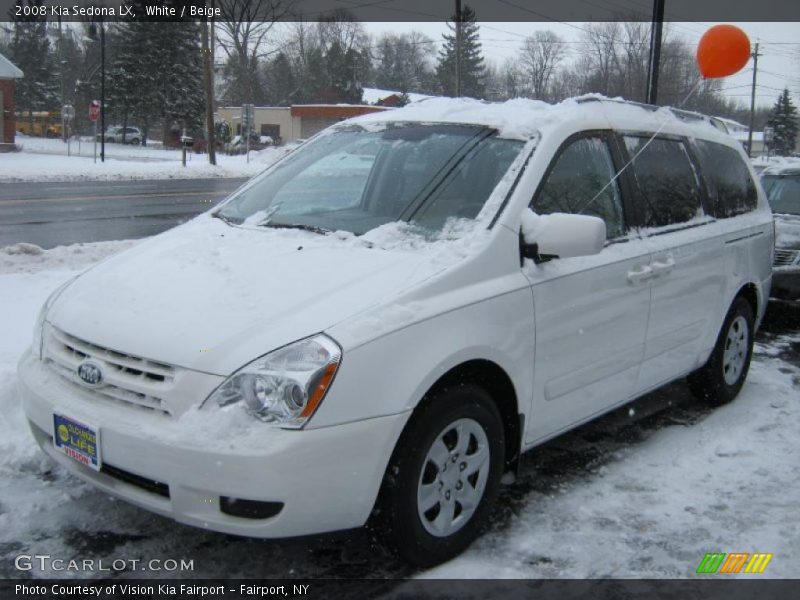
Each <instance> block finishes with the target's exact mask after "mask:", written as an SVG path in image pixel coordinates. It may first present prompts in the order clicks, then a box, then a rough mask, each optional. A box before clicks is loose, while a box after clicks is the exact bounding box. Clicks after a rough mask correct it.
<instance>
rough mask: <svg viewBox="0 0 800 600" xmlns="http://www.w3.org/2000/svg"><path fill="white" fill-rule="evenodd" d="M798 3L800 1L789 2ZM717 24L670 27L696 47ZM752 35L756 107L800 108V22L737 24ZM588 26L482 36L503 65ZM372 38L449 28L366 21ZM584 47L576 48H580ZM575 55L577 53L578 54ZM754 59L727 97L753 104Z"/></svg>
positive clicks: (577, 35) (484, 29)
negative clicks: (525, 49) (535, 39)
mask: <svg viewBox="0 0 800 600" xmlns="http://www.w3.org/2000/svg"><path fill="white" fill-rule="evenodd" d="M787 1H790V2H796V1H797V0H787ZM712 25H715V23H670V24H668V25H667V27H668V28H670V29H671V33H672V34H674V35H675V36H680V37H682V38H684V39H685V40H686V41H687V42H689V43H691V44H693V45H696V44H697V41H698V40H699V39H700V37H701V36H702V35H703V33H704V32H705V31H706V29H708V28H709V27H711V26H712ZM736 25H738V26H739V27H741V28H742V29H743V30H744V31H745V32H746V33H747V35H748V36H749V37H750V41H751V43H752V44H755V42H757V41H758V42H760V45H759V53H760V54H762V56H761V57H760V58H759V60H758V85H759V87H758V89H757V91H756V103H757V104H759V105H767V106H771V105H772V104H774V103H775V100H776V99H777V97H778V94H779V93H780V92H781V91H782V90H783V88H784V87H785V86H788V87H789V90H790V92H791V93H792V94H793V98H794V100H795V103H796V104H800V23H797V22H792V23H736ZM584 26H585V24H584V23H520V22H514V23H481V29H480V35H481V42H482V44H483V52H484V55H485V57H486V59H487V61H490V62H494V63H495V64H498V65H502V64H503V63H504V62H505V60H506V59H507V58H513V57H514V56H516V55H517V53H518V51H519V47H520V43H521V42H522V40H523V39H524V38H525V37H526V36H528V35H530V34H531V33H532V32H533V31H536V30H537V29H550V30H552V31H555V32H556V33H558V34H559V35H560V36H561V37H562V38H564V39H565V40H568V41H573V42H577V41H579V40H580V39H581V35H582V31H581V28H582V27H584ZM364 27H365V28H366V30H367V31H368V32H369V33H371V34H379V33H383V32H385V31H393V32H406V31H412V30H416V31H420V32H423V33H425V34H427V35H428V36H430V37H431V38H433V39H434V40H436V41H437V45H440V44H438V42H439V41H440V40H441V39H442V33H444V32H445V31H446V30H447V28H446V25H445V24H444V23H424V22H415V23H375V22H372V23H364ZM577 46H578V45H577V44H575V47H577ZM574 52H575V51H574V50H573V53H574ZM752 66H753V63H752V60H751V61H750V63H748V65H747V66H746V67H745V68H744V69H743V70H742V71H741V72H740V73H738V74H737V75H734V76H732V77H728V78H726V80H725V81H724V84H723V90H724V93H725V94H726V95H728V96H731V97H732V98H735V99H736V100H739V101H741V102H742V103H744V104H746V105H748V106H749V105H750V87H751V83H752V78H753V71H752Z"/></svg>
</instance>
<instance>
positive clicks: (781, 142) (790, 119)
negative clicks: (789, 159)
mask: <svg viewBox="0 0 800 600" xmlns="http://www.w3.org/2000/svg"><path fill="white" fill-rule="evenodd" d="M767 125H769V126H770V127H772V131H773V133H772V143H771V144H770V148H771V149H772V150H774V151H775V153H776V154H778V155H780V156H789V155H790V154H791V153H792V152H794V149H795V146H796V144H797V131H798V123H797V108H796V107H795V105H794V104H792V98H791V96H789V88H784V90H783V92H782V93H781V95H780V96H778V101H777V102H776V103H775V107H774V108H773V109H772V114H771V115H770V117H769V121H768V122H767Z"/></svg>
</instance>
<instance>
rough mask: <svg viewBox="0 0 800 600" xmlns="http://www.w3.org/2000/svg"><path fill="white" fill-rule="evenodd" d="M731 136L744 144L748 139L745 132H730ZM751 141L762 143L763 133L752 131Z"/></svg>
mask: <svg viewBox="0 0 800 600" xmlns="http://www.w3.org/2000/svg"><path fill="white" fill-rule="evenodd" d="M731 135H732V136H733V137H735V138H736V139H737V140H739V141H740V142H746V141H747V139H748V137H747V136H748V132H747V130H745V131H731ZM753 141H754V142H763V141H764V132H763V131H754V132H753Z"/></svg>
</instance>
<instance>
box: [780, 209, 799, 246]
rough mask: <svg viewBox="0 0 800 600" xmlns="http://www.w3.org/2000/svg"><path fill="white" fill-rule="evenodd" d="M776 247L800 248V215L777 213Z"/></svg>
mask: <svg viewBox="0 0 800 600" xmlns="http://www.w3.org/2000/svg"><path fill="white" fill-rule="evenodd" d="M775 247H776V248H782V249H784V250H800V215H784V214H780V215H775Z"/></svg>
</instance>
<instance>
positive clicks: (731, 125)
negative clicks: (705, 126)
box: [714, 117, 747, 133]
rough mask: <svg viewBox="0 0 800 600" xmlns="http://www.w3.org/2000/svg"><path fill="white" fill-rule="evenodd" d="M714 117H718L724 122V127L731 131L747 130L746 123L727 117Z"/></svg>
mask: <svg viewBox="0 0 800 600" xmlns="http://www.w3.org/2000/svg"><path fill="white" fill-rule="evenodd" d="M714 118H715V119H719V120H720V121H722V122H723V123H724V124H725V127H727V128H728V131H729V132H731V133H733V132H734V131H747V125H742V124H741V123H739V121H734V120H733V119H728V118H727V117H714Z"/></svg>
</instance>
